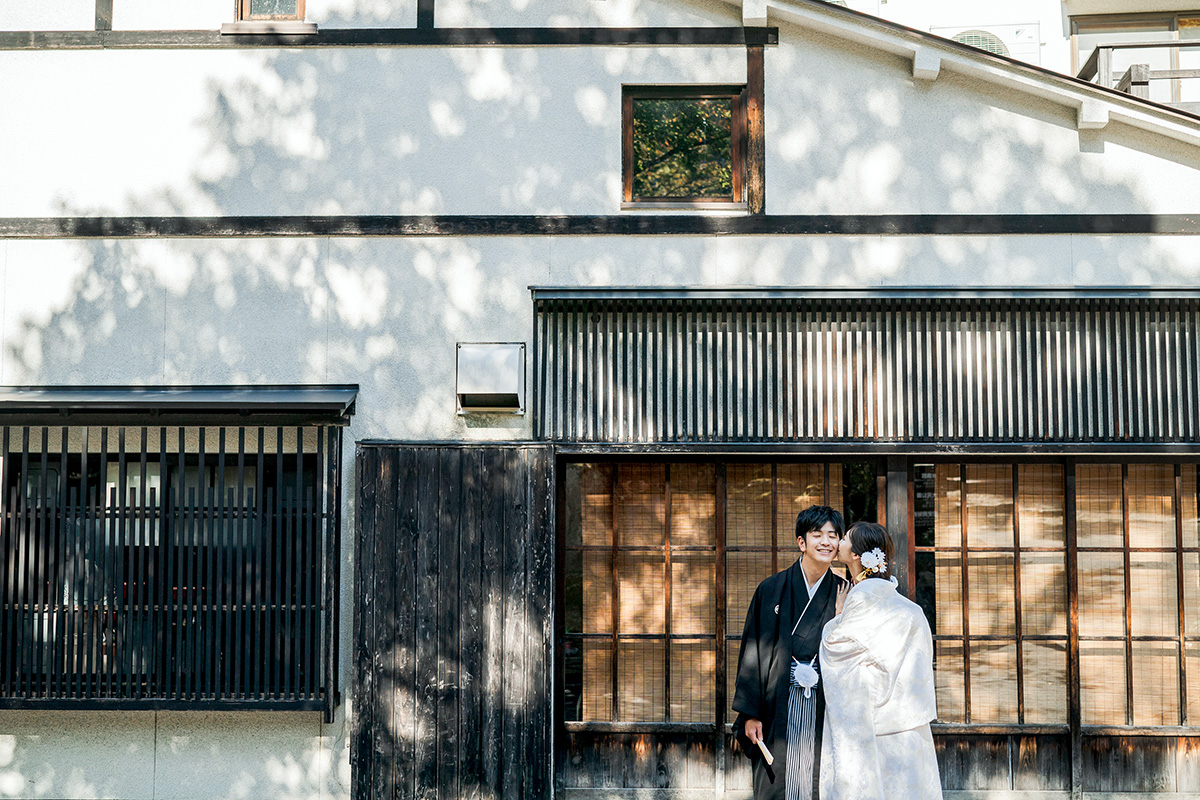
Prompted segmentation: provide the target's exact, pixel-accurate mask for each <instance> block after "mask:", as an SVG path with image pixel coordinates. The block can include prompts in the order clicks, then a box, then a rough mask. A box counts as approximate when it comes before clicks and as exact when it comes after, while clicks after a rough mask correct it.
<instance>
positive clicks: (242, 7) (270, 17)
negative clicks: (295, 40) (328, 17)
mask: <svg viewBox="0 0 1200 800" xmlns="http://www.w3.org/2000/svg"><path fill="white" fill-rule="evenodd" d="M304 2H305V0H296V13H295V14H251V13H250V6H251V3H252V0H237V20H238V22H283V21H295V22H303V21H304Z"/></svg>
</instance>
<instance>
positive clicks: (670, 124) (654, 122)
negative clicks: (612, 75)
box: [633, 98, 733, 200]
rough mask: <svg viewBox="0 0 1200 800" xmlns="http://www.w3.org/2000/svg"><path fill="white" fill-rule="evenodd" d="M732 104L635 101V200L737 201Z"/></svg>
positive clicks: (729, 100)
mask: <svg viewBox="0 0 1200 800" xmlns="http://www.w3.org/2000/svg"><path fill="white" fill-rule="evenodd" d="M732 123H733V99H732V98H711V99H703V100H701V99H694V98H689V99H669V98H668V99H637V100H634V101H633V196H634V197H638V198H696V197H704V198H717V197H719V198H725V199H730V200H732V199H733V158H732V150H731V142H732Z"/></svg>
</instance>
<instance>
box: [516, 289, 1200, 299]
mask: <svg viewBox="0 0 1200 800" xmlns="http://www.w3.org/2000/svg"><path fill="white" fill-rule="evenodd" d="M529 291H530V293H531V294H532V296H533V300H534V301H535V302H536V301H541V300H1200V286H1179V287H1173V286H811V287H808V286H530V287H529Z"/></svg>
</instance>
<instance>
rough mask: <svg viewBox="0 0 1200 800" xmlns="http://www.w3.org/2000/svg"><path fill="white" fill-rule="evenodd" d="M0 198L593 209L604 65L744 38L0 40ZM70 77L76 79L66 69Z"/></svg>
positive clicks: (690, 61) (50, 209) (711, 71)
mask: <svg viewBox="0 0 1200 800" xmlns="http://www.w3.org/2000/svg"><path fill="white" fill-rule="evenodd" d="M0 74H4V75H5V76H6V80H5V81H3V82H0V108H5V109H12V111H13V113H11V114H5V115H3V116H0V174H4V175H5V189H4V191H3V192H0V216H45V215H59V214H68V215H70V214H171V215H176V214H180V215H189V214H192V215H194V214H375V213H383V214H416V213H420V214H426V213H460V214H479V213H515V214H521V213H574V214H588V213H611V212H614V211H616V210H617V209H618V208H619V204H620V162H621V154H620V97H621V84H622V83H680V82H683V83H695V82H708V83H743V82H745V75H746V59H745V51H744V49H743V48H736V47H729V48H690V47H685V48H629V47H610V48H595V49H592V48H580V47H563V48H509V49H504V48H482V49H480V48H453V49H443V50H433V49H430V48H412V49H403V48H397V49H369V48H362V49H359V48H354V49H322V50H319V51H294V50H278V51H276V50H271V51H248V50H239V51H213V50H192V51H153V50H142V51H119V52H99V51H95V52H93V51H71V52H8V53H0ZM80 75H87V76H88V80H86V81H82V80H79V79H78V76H80Z"/></svg>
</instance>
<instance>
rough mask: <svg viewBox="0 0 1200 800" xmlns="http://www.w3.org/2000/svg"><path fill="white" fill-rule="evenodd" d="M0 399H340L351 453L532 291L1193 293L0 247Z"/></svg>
mask: <svg viewBox="0 0 1200 800" xmlns="http://www.w3.org/2000/svg"><path fill="white" fill-rule="evenodd" d="M0 275H2V298H0V302H2V306H0V384H8V385H11V384H45V383H54V384H93V383H96V384H103V383H109V384H113V383H135V384H139V383H167V384H185V383H200V384H206V383H213V384H221V383H343V382H345V383H358V384H360V385H361V387H362V394H361V399H360V401H359V404H358V414H357V416H356V417H355V420H354V427H353V430H352V432H353V434H354V436H355V437H357V438H364V437H371V438H397V439H412V440H434V439H489V438H490V439H497V438H503V439H510V438H526V437H528V436H529V432H530V429H529V426H528V421H527V419H524V418H520V417H499V418H479V419H475V418H470V417H468V418H463V417H459V416H457V415H456V414H455V411H454V409H455V398H454V344H455V342H458V341H529V340H530V337H531V335H532V334H531V331H532V322H533V321H532V308H531V302H530V296H529V291H528V287H529V286H531V285H542V286H557V285H585V286H606V285H607V286H611V285H618V286H620V285H650V286H653V285H664V286H680V285H693V284H699V285H718V286H729V285H733V286H737V285H767V286H839V285H849V286H893V285H898V286H923V285H927V286H938V285H1000V286H1012V285H1026V286H1088V285H1095V286H1109V285H1159V286H1177V285H1183V286H1200V237H1195V236H1132V235H1130V236H1110V237H1102V236H1078V235H1072V236H943V237H927V236H887V237H884V236H792V237H785V236H764V237H741V236H738V237H699V236H697V237H665V236H646V237H634V236H627V237H562V238H558V239H551V238H546V237H494V238H486V237H479V238H358V239H264V240H208V239H170V240H158V241H143V240H122V241H90V240H89V241H7V242H0Z"/></svg>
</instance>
